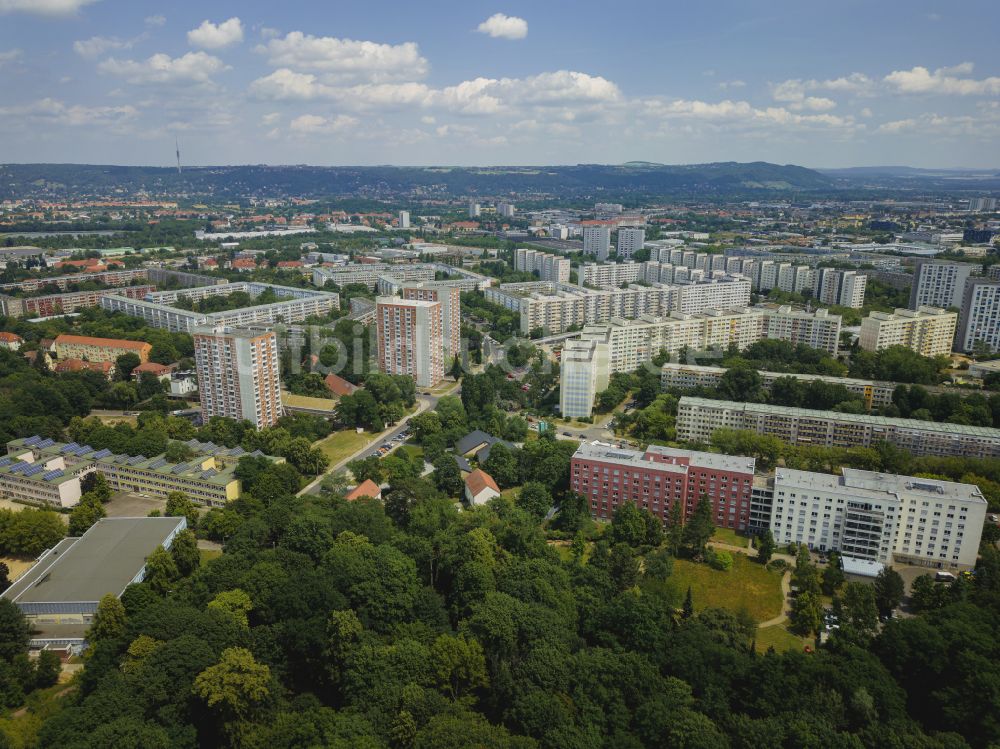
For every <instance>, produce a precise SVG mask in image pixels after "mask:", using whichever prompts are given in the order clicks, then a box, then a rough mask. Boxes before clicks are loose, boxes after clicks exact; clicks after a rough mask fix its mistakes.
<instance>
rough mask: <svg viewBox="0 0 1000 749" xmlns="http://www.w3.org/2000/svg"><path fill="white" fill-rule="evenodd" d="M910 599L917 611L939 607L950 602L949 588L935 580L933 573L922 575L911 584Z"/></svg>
mask: <svg viewBox="0 0 1000 749" xmlns="http://www.w3.org/2000/svg"><path fill="white" fill-rule="evenodd" d="M910 601H911V602H912V604H913V609H914V610H915V611H917V612H921V613H922V612H925V611H933V610H934V609H939V608H941V607H942V606H944V605H946V604H947V603H948V602H949V596H948V588H947V587H946V586H944V585H940V584H938V583H936V582H934V576H933V575H920V576H919V577H917V578H916V579H915V580H914V581H913V583H912V584H911V585H910Z"/></svg>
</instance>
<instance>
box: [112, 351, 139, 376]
mask: <svg viewBox="0 0 1000 749" xmlns="http://www.w3.org/2000/svg"><path fill="white" fill-rule="evenodd" d="M140 364H142V359H140V358H139V355H138V354H133V353H132V352H131V351H130V352H129V353H127V354H122V355H121V356H119V357H118V358H117V359H115V379H116V380H119V381H122V382H124V381H127V380H130V379H131V378H132V370H133V369H135V368H136V367H138V366H139V365H140Z"/></svg>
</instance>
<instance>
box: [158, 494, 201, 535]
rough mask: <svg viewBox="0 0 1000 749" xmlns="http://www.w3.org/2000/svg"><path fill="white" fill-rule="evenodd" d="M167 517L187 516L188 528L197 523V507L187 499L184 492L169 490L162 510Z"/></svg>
mask: <svg viewBox="0 0 1000 749" xmlns="http://www.w3.org/2000/svg"><path fill="white" fill-rule="evenodd" d="M163 512H164V514H165V515H166V516H167V517H171V518H180V517H183V518H187V524H188V527H189V528H194V527H195V526H197V525H198V507H197V506H196V505H195V503H194V502H192V501H191V500H190V499H188V495H187V494H185V493H184V492H170V493H169V494H167V506H166V507H165V508H164V510H163Z"/></svg>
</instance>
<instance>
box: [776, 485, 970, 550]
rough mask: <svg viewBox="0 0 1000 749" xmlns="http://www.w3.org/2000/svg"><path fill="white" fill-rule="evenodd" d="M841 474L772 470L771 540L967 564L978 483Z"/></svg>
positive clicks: (822, 548)
mask: <svg viewBox="0 0 1000 749" xmlns="http://www.w3.org/2000/svg"><path fill="white" fill-rule="evenodd" d="M842 473H843V475H841V476H836V475H831V474H825V473H811V472H807V471H798V470H793V469H791V468H777V469H776V470H775V475H774V479H773V484H772V487H773V497H772V499H771V516H770V528H771V533H772V534H773V535H774V540H775V541H776V542H777V543H779V544H787V543H800V544H807V545H808V546H809V547H810V548H813V549H818V550H820V551H831V550H836V551H838V552H840V553H842V554H843V555H844V556H846V557H851V558H853V559H861V560H865V561H868V562H877V563H879V564H884V565H889V564H893V563H896V564H915V565H922V566H926V567H935V568H945V569H947V568H955V569H971V568H972V567H974V566H975V564H976V556H977V554H978V551H979V541H980V536H981V531H982V527H983V523H984V521H985V520H986V509H987V502H986V499H985V498H984V497H983V493H982V491H980V489H979V487H978V486H975V485H974V484H958V483H954V482H952V481H940V480H938V479H927V478H918V477H915V476H896V475H893V474H885V473H874V472H872V471H862V470H858V469H854V468H844V469H842Z"/></svg>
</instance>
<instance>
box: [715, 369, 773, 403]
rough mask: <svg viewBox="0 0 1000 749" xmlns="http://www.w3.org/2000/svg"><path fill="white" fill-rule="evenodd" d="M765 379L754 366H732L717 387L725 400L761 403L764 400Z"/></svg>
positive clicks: (720, 379)
mask: <svg viewBox="0 0 1000 749" xmlns="http://www.w3.org/2000/svg"><path fill="white" fill-rule="evenodd" d="M763 385H764V380H763V378H762V377H761V376H760V372H758V371H757V370H756V369H753V368H752V367H747V366H739V367H730V368H729V369H727V370H726V371H725V372H724V373H723V375H722V377H720V378H719V384H718V386H717V387H716V389H717V390H718V393H719V396H720V397H722V398H723V399H725V400H732V401H738V402H742V403H760V402H763V401H764V387H763Z"/></svg>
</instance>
